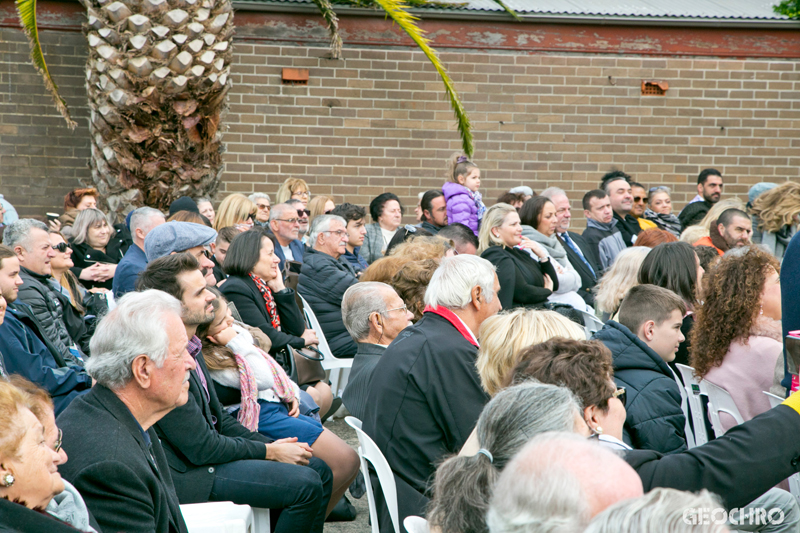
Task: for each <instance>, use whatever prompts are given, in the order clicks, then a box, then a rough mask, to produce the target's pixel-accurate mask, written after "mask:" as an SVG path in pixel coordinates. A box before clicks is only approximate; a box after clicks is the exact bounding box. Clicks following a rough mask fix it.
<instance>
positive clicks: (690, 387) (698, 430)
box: [675, 363, 708, 446]
mask: <svg viewBox="0 0 800 533" xmlns="http://www.w3.org/2000/svg"><path fill="white" fill-rule="evenodd" d="M675 366H676V367H677V368H678V372H680V373H681V377H682V378H683V388H684V390H685V391H686V401H687V403H688V406H689V413H691V416H692V425H693V426H694V432H693V433H694V444H695V446H700V445H702V444H705V443H706V442H708V432H707V431H706V419H705V417H704V416H703V398H702V397H703V395H705V391H704V390H703V387H702V385H701V383H700V382H699V381H698V380H697V378H696V377H695V376H694V368H692V367H690V366H686V365H681V364H678V363H676V364H675Z"/></svg>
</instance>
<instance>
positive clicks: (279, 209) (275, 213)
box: [269, 203, 297, 222]
mask: <svg viewBox="0 0 800 533" xmlns="http://www.w3.org/2000/svg"><path fill="white" fill-rule="evenodd" d="M285 211H292V212H293V213H294V215H295V217H297V208H296V207H294V206H291V205H289V204H286V203H284V204H277V205H273V206H272V209H270V211H269V221H270V222H272V221H273V220H278V219H279V218H281V217H282V216H283V213H284V212H285Z"/></svg>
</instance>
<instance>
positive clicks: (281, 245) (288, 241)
mask: <svg viewBox="0 0 800 533" xmlns="http://www.w3.org/2000/svg"><path fill="white" fill-rule="evenodd" d="M269 227H270V229H271V230H272V233H273V234H274V235H275V238H276V239H277V240H278V246H276V247H275V255H277V256H278V258H280V260H281V262H280V264H279V265H278V270H280V271H281V272H283V266H284V265H285V264H286V257H287V255H286V250H288V251H289V252H290V253H291V254H292V257H291V258H290V260H291V261H297V262H298V263H302V262H303V255H304V254H305V251H306V248H305V246H303V243H302V241H300V239H299V238H298V237H299V235H300V217H299V216H298V213H297V209H296V208H295V207H294V206H291V205H288V204H278V205H276V206H273V208H272V211H271V212H270V214H269Z"/></svg>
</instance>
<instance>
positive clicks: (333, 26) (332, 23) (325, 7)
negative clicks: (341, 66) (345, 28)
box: [313, 0, 342, 59]
mask: <svg viewBox="0 0 800 533" xmlns="http://www.w3.org/2000/svg"><path fill="white" fill-rule="evenodd" d="M313 2H314V3H315V4H316V5H317V7H318V8H319V12H320V14H321V15H322V18H324V19H325V22H327V23H328V31H329V32H330V33H331V59H339V58H340V57H341V55H342V38H341V37H340V36H339V19H338V17H337V16H336V13H334V11H333V6H332V5H331V2H330V0H313Z"/></svg>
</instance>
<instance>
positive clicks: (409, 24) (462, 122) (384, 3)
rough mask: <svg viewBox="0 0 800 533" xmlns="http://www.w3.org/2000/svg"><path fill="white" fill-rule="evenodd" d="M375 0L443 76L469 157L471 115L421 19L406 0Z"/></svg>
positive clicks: (470, 147)
mask: <svg viewBox="0 0 800 533" xmlns="http://www.w3.org/2000/svg"><path fill="white" fill-rule="evenodd" d="M374 1H375V3H376V4H378V5H379V6H381V7H382V8H383V10H384V11H386V15H387V16H388V17H390V18H391V19H392V20H393V21H394V22H396V23H397V25H398V26H400V27H401V28H403V30H404V31H405V32H406V33H407V34H408V36H409V37H411V39H412V40H413V41H414V42H415V43H416V44H417V46H419V48H420V50H422V53H424V54H425V56H427V58H428V60H429V61H430V62H431V64H432V65H433V67H434V68H435V69H436V71H437V72H438V73H439V76H441V77H442V81H443V82H444V89H445V91H447V96H448V97H450V105H451V107H452V108H453V112H454V113H455V115H456V120H457V121H458V132H459V133H460V134H461V145H462V147H463V149H464V153H465V154H467V155H468V156H469V157H472V153H473V150H474V147H473V145H472V131H471V129H470V128H471V126H470V123H469V117H467V112H466V111H465V110H464V106H463V105H462V104H461V100H460V99H459V98H458V93H456V90H455V88H454V87H453V81H452V80H451V79H450V76H448V74H447V71H446V70H445V68H444V66H443V65H442V62H441V61H440V60H439V57H438V56H437V55H436V52H435V51H434V50H433V48H431V47H430V46H429V45H428V43H429V42H430V39H428V38H426V37H425V36H424V34H425V32H423V31H422V29H420V27H419V26H417V24H416V21H417V20H419V19H418V18H417V17H415V16H414V15H412V14H411V13H409V12H408V11H406V7H407V4H406V2H405V1H404V0H374Z"/></svg>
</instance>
